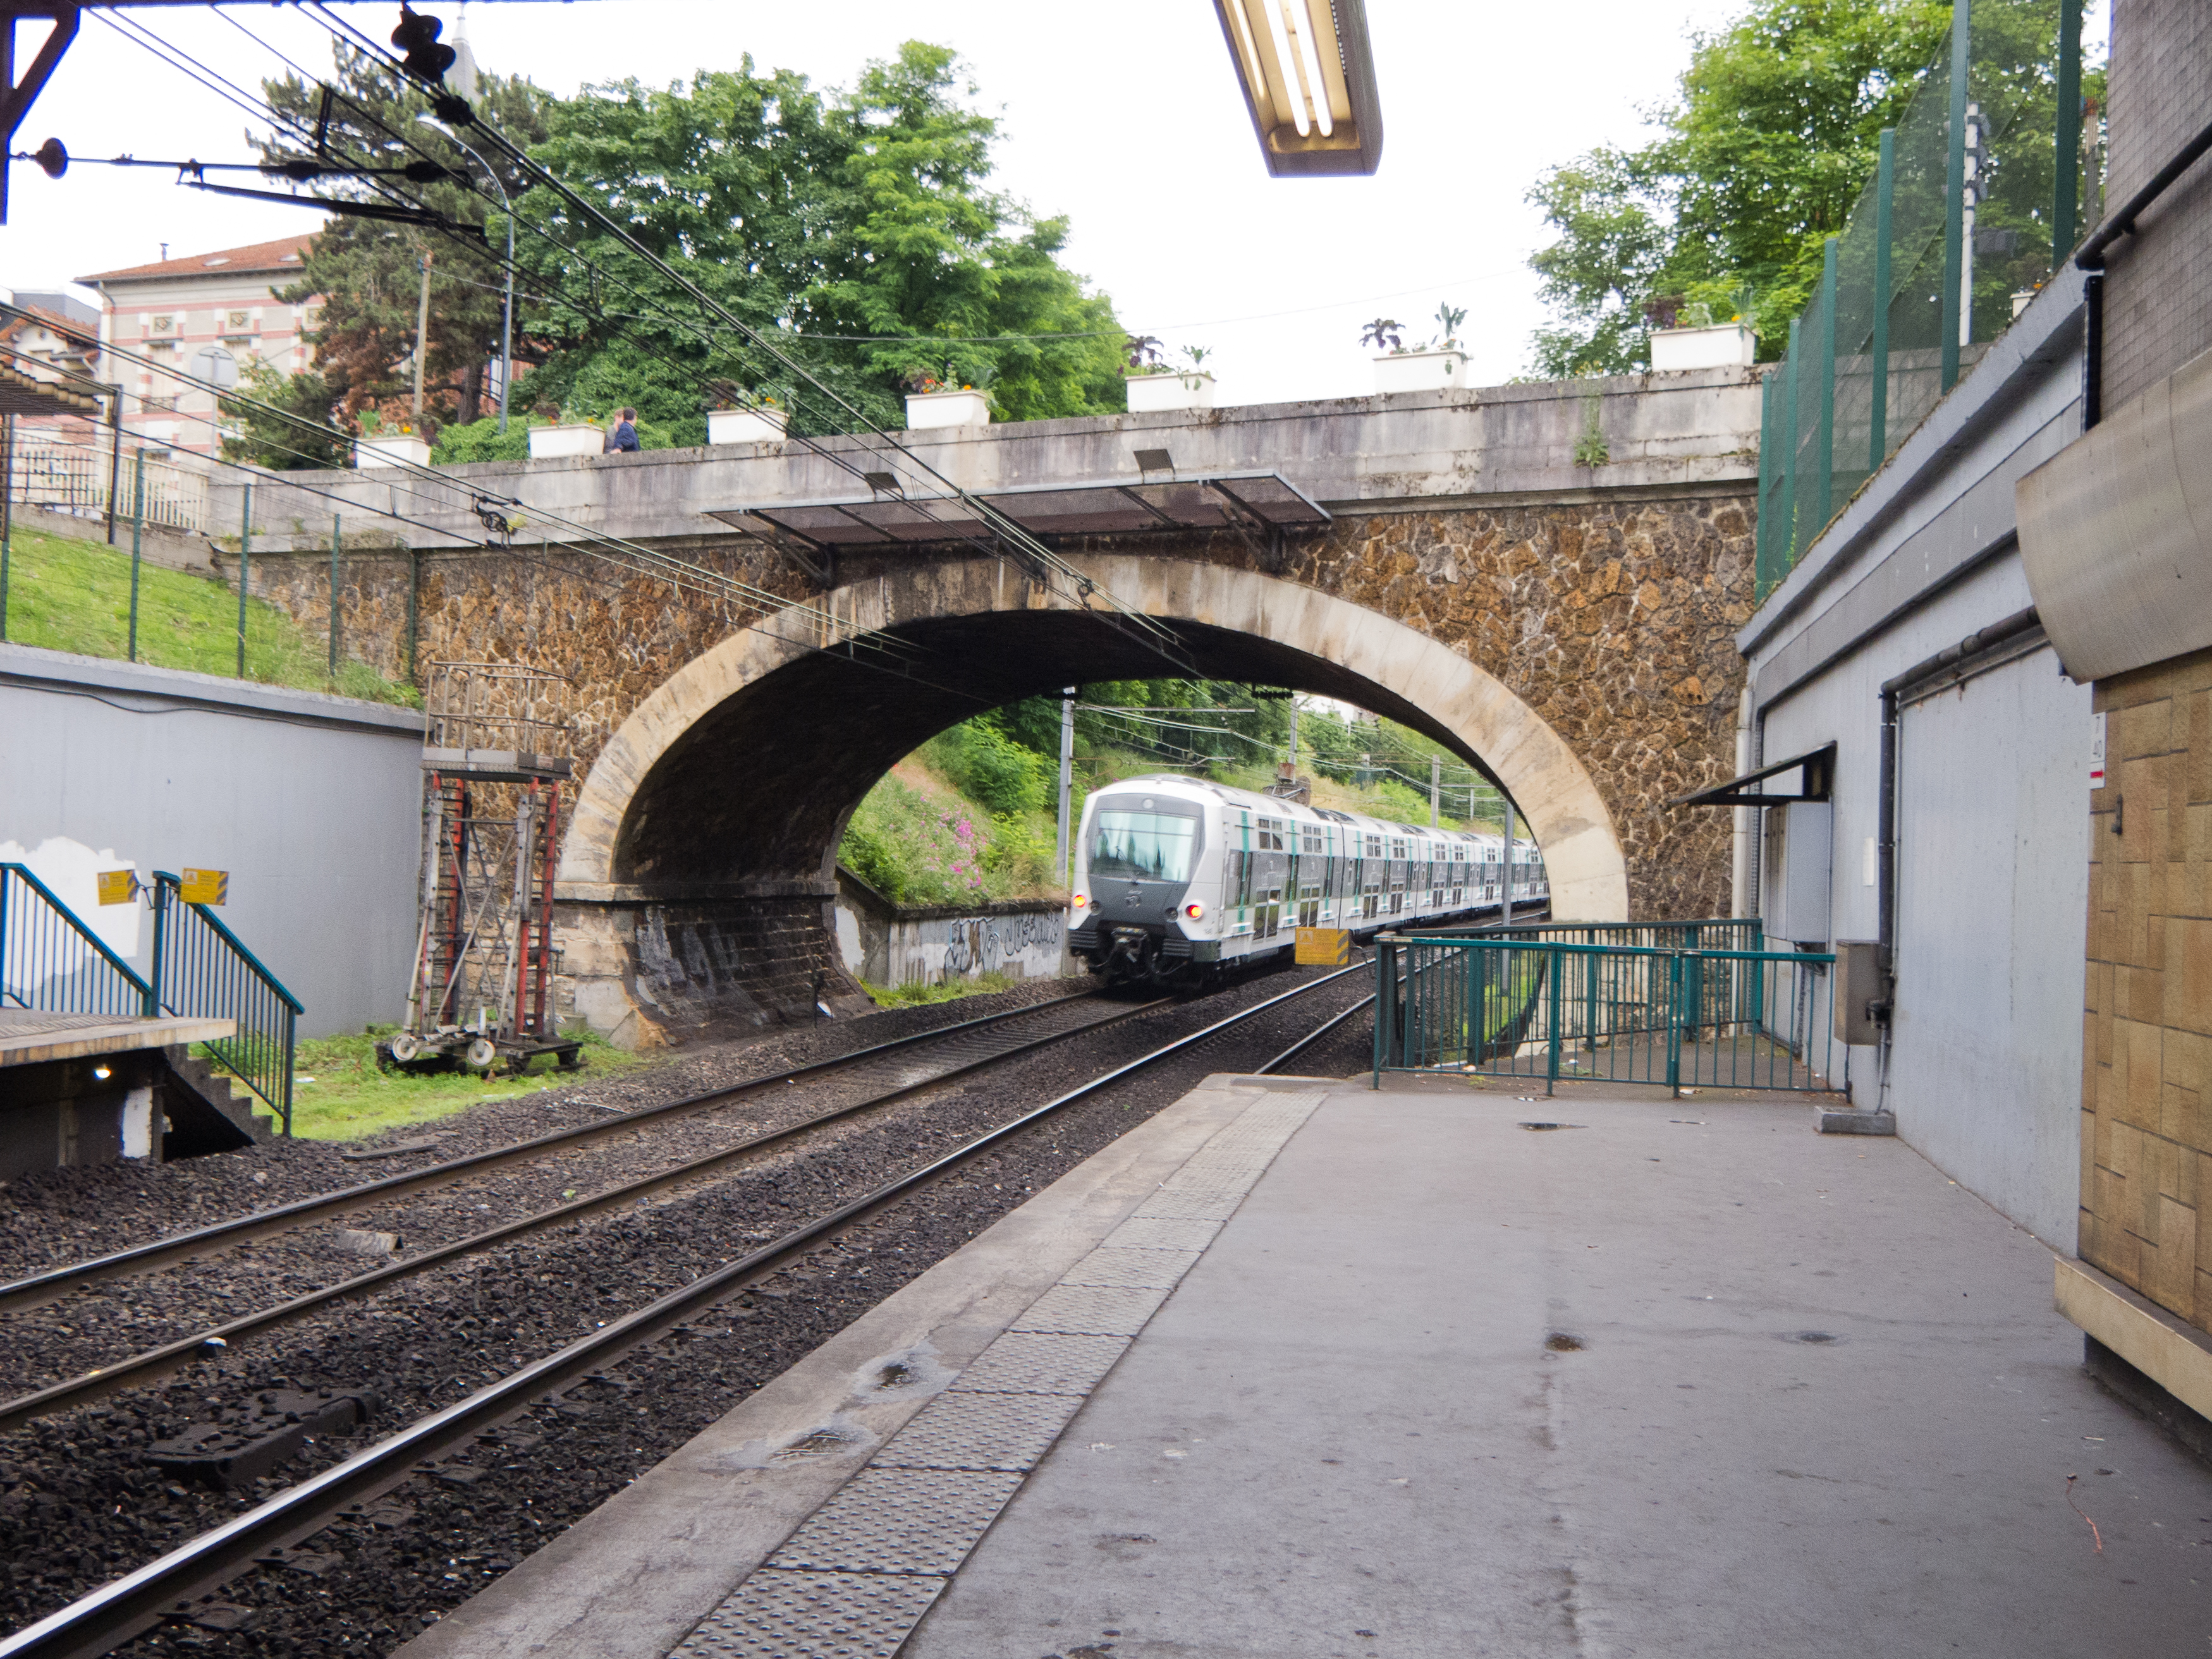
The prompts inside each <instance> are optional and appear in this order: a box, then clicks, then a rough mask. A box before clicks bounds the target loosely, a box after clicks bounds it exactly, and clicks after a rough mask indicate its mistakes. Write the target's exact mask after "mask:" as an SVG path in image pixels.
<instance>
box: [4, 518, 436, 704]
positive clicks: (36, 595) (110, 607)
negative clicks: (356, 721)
mask: <svg viewBox="0 0 2212 1659" xmlns="http://www.w3.org/2000/svg"><path fill="white" fill-rule="evenodd" d="M5 602H6V607H7V609H6V615H5V621H6V624H7V630H6V631H7V637H8V639H9V642H10V643H12V644H15V645H43V646H45V647H46V649H48V650H50V651H75V652H76V653H78V654H79V655H81V656H85V657H126V656H128V655H129V651H130V640H131V550H130V548H127V547H125V548H111V547H108V546H107V545H106V543H104V542H79V541H74V540H72V539H70V537H67V536H48V535H46V534H44V533H43V532H41V531H38V530H16V531H15V533H14V534H13V535H12V536H10V537H9V557H8V588H7V593H6V596H5ZM340 644H341V645H343V640H341V641H340ZM138 660H139V661H140V662H142V663H153V664H154V665H155V667H157V668H165V669H191V671H193V672H195V673H199V674H216V675H223V676H225V677H226V678H228V677H230V676H232V675H235V674H236V673H237V671H238V590H236V589H235V588H234V587H233V586H231V585H230V584H228V583H226V582H221V581H216V580H215V579H213V578H208V577H204V576H194V575H191V574H189V573H188V572H184V571H178V570H167V569H163V568H162V567H161V566H156V565H152V564H143V563H142V564H141V566H139V572H138ZM246 678H247V679H248V680H252V681H258V682H260V683H261V684H263V685H267V686H295V687H301V689H304V690H309V691H336V692H338V693H341V694H343V695H344V696H347V697H360V698H365V699H368V700H369V701H371V702H377V703H400V704H405V705H416V704H417V703H418V702H419V700H420V699H419V698H418V697H417V695H416V692H415V690H414V688H413V687H409V686H402V685H394V684H393V683H392V682H391V681H388V680H386V679H385V678H384V677H383V676H382V675H380V674H378V673H377V672H376V670H375V669H372V668H370V667H368V665H367V664H366V663H356V662H354V661H352V660H350V659H342V660H341V661H340V662H339V663H338V676H337V682H336V683H335V684H333V683H332V681H331V677H330V647H329V642H328V639H327V638H326V637H325V636H322V635H319V634H312V633H308V632H307V630H305V629H303V628H301V627H300V626H299V625H298V624H297V623H295V622H294V621H292V619H291V618H290V617H289V615H286V614H285V613H284V612H283V611H282V610H280V609H277V608H276V606H274V605H271V604H269V603H267V602H265V601H263V600H259V599H248V600H247V601H246Z"/></svg>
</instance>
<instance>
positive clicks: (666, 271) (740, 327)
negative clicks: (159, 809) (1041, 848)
mask: <svg viewBox="0 0 2212 1659" xmlns="http://www.w3.org/2000/svg"><path fill="white" fill-rule="evenodd" d="M302 10H303V11H304V12H306V13H307V14H308V15H313V16H315V17H317V18H319V20H320V21H323V23H324V25H325V27H327V28H329V29H331V31H332V33H334V34H342V35H343V36H344V37H349V38H350V39H352V40H354V41H356V42H357V43H358V44H359V45H361V46H362V47H363V48H365V49H366V50H367V51H368V53H369V54H370V55H371V56H372V57H373V58H375V59H376V60H377V61H379V62H380V63H382V64H384V65H385V66H386V69H387V70H390V71H391V72H392V73H393V74H394V75H396V76H400V77H401V78H403V79H404V80H408V81H416V80H417V78H416V77H415V76H412V75H411V74H410V73H409V71H408V70H407V69H406V66H405V65H404V64H401V63H399V62H398V60H397V59H395V58H392V55H391V53H390V52H389V51H386V49H385V47H384V46H382V45H380V44H379V43H378V42H377V41H375V40H374V39H371V38H370V37H369V36H368V35H366V34H363V33H362V32H361V31H360V30H359V29H357V28H356V27H354V26H353V25H352V24H351V23H349V22H347V21H345V20H343V19H342V18H340V17H338V16H337V15H336V14H335V13H333V12H331V9H329V7H327V6H325V5H323V4H321V3H319V0H308V3H307V4H305V5H304V6H303V7H302ZM417 84H422V85H424V86H426V87H427V88H428V90H429V91H430V92H431V94H432V95H433V96H434V97H435V98H436V99H438V100H440V102H439V104H438V105H437V107H439V108H440V110H441V113H447V112H450V118H453V119H455V120H459V119H460V118H462V117H464V116H465V117H466V120H467V122H468V123H471V124H477V125H478V126H479V128H480V130H482V131H483V135H484V137H485V140H486V142H488V143H489V144H490V145H491V146H493V147H494V148H497V149H499V150H501V152H503V153H504V154H506V155H507V158H508V159H509V161H510V162H511V164H512V165H513V166H514V167H518V168H520V169H522V170H525V171H526V172H528V173H531V174H532V175H534V176H535V177H536V178H537V179H538V180H539V181H541V182H542V183H543V184H544V185H545V186H546V187H547V188H549V189H550V190H551V191H554V192H555V193H556V195H557V196H559V197H561V198H562V199H563V200H564V201H566V202H567V203H569V205H570V206H571V207H572V208H573V209H575V210H577V211H579V212H580V213H582V214H584V215H586V216H588V217H589V218H590V219H592V220H593V221H596V222H597V223H598V224H599V226H600V227H602V229H603V230H604V231H605V233H606V234H608V235H609V236H611V237H612V238H614V239H616V240H617V241H618V242H620V243H621V244H622V245H623V246H624V247H626V248H627V249H629V251H630V252H631V253H632V254H634V255H635V256H636V257H638V258H640V259H642V260H644V261H645V262H646V263H647V264H649V265H650V266H652V267H653V269H655V270H657V271H658V272H659V274H660V275H661V276H662V277H664V278H665V280H667V281H669V282H672V283H674V284H676V285H677V286H678V288H681V289H682V290H683V291H684V293H685V294H687V295H689V296H690V299H692V300H694V301H695V302H696V303H697V304H698V305H700V306H702V307H703V308H706V309H708V310H709V311H711V312H713V313H714V314H715V315H717V316H719V317H720V318H721V319H722V321H723V322H724V323H725V324H726V325H727V326H728V327H730V328H731V329H732V330H735V331H736V332H737V333H738V335H739V336H741V337H742V338H743V339H744V341H745V342H747V343H748V344H749V345H750V347H751V348H752V349H754V350H755V351H757V352H759V353H762V354H764V355H766V356H767V357H768V358H769V359H770V360H773V361H774V362H775V363H776V364H778V365H779V366H781V367H782V368H783V369H785V370H786V371H787V372H789V373H791V374H793V375H797V376H799V377H800V378H803V379H805V381H806V383H807V384H809V385H811V387H812V388H813V389H814V390H815V391H816V392H817V393H818V394H819V395H820V396H821V397H823V398H824V399H826V400H827V401H828V402H829V403H831V404H832V405H834V406H835V407H836V408H837V409H841V410H842V411H843V413H844V414H845V415H846V416H847V417H848V419H849V420H851V421H854V422H856V423H858V427H859V431H858V433H857V434H856V435H860V436H863V437H865V438H866V439H872V440H874V441H875V442H877V443H878V444H879V445H883V446H884V449H885V450H886V451H888V456H887V457H886V458H889V457H896V459H897V462H899V463H904V464H906V465H908V466H909V467H913V468H915V469H917V470H919V471H920V472H921V473H923V474H925V475H927V477H928V478H930V479H932V480H934V481H935V483H936V484H937V486H938V487H939V488H940V489H941V490H942V492H943V493H944V495H945V497H950V498H952V499H956V500H958V501H959V502H960V504H961V505H962V506H964V507H965V508H967V510H968V511H969V513H971V514H972V515H974V517H975V519H976V521H977V522H978V523H979V524H981V525H982V526H983V528H984V529H985V530H987V532H988V534H989V536H990V538H991V542H992V543H994V544H998V545H996V546H995V547H994V548H993V550H994V551H996V552H997V553H998V554H999V556H1000V557H1004V556H1006V551H1005V549H1006V548H1012V549H1014V550H1016V552H1017V553H1018V555H1019V556H1018V559H1017V561H1016V562H1018V563H1021V564H1024V566H1030V567H1032V569H1033V570H1034V569H1037V568H1042V570H1049V571H1052V572H1055V573H1057V574H1058V575H1060V577H1061V578H1062V579H1064V580H1066V581H1069V582H1072V583H1073V584H1075V588H1076V593H1075V595H1074V596H1073V598H1074V602H1075V606H1076V608H1077V609H1080V610H1082V611H1083V612H1084V613H1085V615H1090V616H1092V617H1094V618H1097V619H1098V620H1101V621H1110V620H1112V618H1110V617H1109V616H1108V615H1107V614H1105V613H1102V612H1100V611H1098V610H1097V609H1093V608H1092V607H1091V605H1090V603H1089V602H1088V601H1089V599H1090V598H1091V596H1093V595H1094V594H1095V595H1097V596H1101V597H1103V599H1104V600H1105V602H1106V603H1107V604H1108V605H1109V606H1110V607H1111V608H1112V614H1113V616H1115V617H1119V618H1121V619H1122V620H1123V621H1127V622H1128V623H1129V624H1131V625H1132V626H1133V628H1134V629H1135V631H1136V632H1137V633H1139V634H1142V635H1146V636H1149V643H1150V647H1151V649H1152V650H1153V651H1155V652H1156V653H1157V654H1158V655H1160V656H1161V657H1164V659H1165V660H1167V661H1170V662H1171V663H1176V666H1178V667H1182V668H1184V669H1186V670H1188V666H1189V664H1188V662H1186V661H1182V660H1181V659H1180V658H1179V657H1178V655H1177V653H1178V652H1180V651H1181V650H1182V644H1181V641H1180V639H1178V638H1177V637H1176V634H1175V633H1174V631H1173V630H1172V629H1170V628H1169V627H1166V626H1165V625H1164V624H1163V623H1161V622H1159V621H1158V620H1157V619H1156V618H1153V617H1151V616H1147V615H1145V614H1144V613H1143V612H1141V611H1139V610H1136V609H1133V608H1132V607H1130V606H1129V605H1127V603H1125V602H1123V601H1122V600H1121V597H1120V596H1118V595H1116V594H1115V593H1113V592H1112V591H1110V590H1106V589H1103V588H1101V587H1100V586H1099V585H1098V584H1097V583H1096V582H1095V581H1094V580H1092V578H1091V577H1090V576H1089V575H1087V574H1086V573H1085V572H1082V571H1080V570H1079V569H1077V568H1076V567H1075V566H1072V565H1069V564H1068V563H1067V562H1066V560H1062V559H1061V558H1060V556H1059V555H1058V554H1055V553H1054V552H1053V551H1052V550H1051V549H1050V548H1048V547H1046V546H1045V544H1044V543H1043V542H1041V541H1039V540H1038V539H1037V538H1036V536H1033V535H1031V534H1030V531H1028V530H1026V529H1024V527H1023V526H1022V525H1021V524H1018V522H1017V521H1015V520H1014V519H1012V518H1008V517H1007V516H1006V514H1005V513H1003V512H1000V511H999V510H998V509H997V508H996V507H994V506H992V505H991V504H990V503H989V502H987V501H986V500H983V499H982V498H981V497H979V496H977V495H975V493H973V492H971V491H969V489H967V488H966V487H964V486H963V485H961V484H959V483H958V482H957V481H955V480H953V479H952V478H951V477H949V476H947V475H945V474H944V473H943V472H941V471H939V469H937V468H936V467H934V466H933V465H931V464H930V463H928V462H927V461H925V460H923V459H921V457H917V456H915V455H914V454H913V453H912V452H911V451H908V450H907V449H905V448H904V447H902V445H899V444H898V443H897V441H896V439H893V438H891V436H890V434H889V433H885V432H884V431H882V430H881V429H880V428H878V427H876V426H875V424H874V423H873V421H872V420H870V419H869V418H868V417H867V416H866V415H865V414H863V413H862V412H861V411H860V409H858V408H856V407H855V406H854V405H853V404H852V403H849V402H848V401H847V400H846V399H845V398H844V397H842V396H841V395H840V394H839V393H837V392H836V391H835V390H833V389H832V388H831V387H829V386H828V385H825V384H823V382H822V381H821V380H819V379H818V378H816V377H815V375H814V374H813V372H811V370H810V369H808V368H807V367H806V366H804V365H803V364H801V363H799V362H798V361H796V360H793V358H791V357H790V356H788V355H787V354H785V353H784V352H783V351H781V349H779V348H778V347H777V346H776V345H775V343H774V342H771V341H770V340H769V337H768V336H765V335H764V334H763V333H762V332H761V331H760V330H757V329H756V328H754V327H753V326H752V325H751V324H749V323H747V322H745V321H744V319H743V318H740V317H738V316H737V315H736V314H735V313H734V312H732V311H730V310H729V308H728V307H727V306H724V305H723V304H722V303H721V302H720V300H716V299H714V297H713V296H712V295H711V294H708V293H707V292H706V291H705V290H704V289H702V288H700V287H699V286H698V285H697V284H696V283H695V282H692V281H691V280H690V278H689V277H687V276H685V275H684V274H683V273H682V272H681V271H679V270H678V269H676V268H675V267H674V266H672V265H671V264H670V263H668V262H667V261H666V260H665V259H663V258H662V257H660V256H659V254H657V253H655V252H654V251H653V250H652V249H650V248H648V247H647V246H646V245H644V244H643V243H641V242H640V241H639V240H638V239H636V238H635V236H634V235H632V234H631V233H630V232H629V229H628V228H627V227H624V226H623V225H622V224H621V223H619V222H618V221H616V220H615V219H614V218H612V217H611V216H610V215H608V214H606V213H605V211H603V210H602V209H600V208H599V205H598V204H597V203H594V202H592V201H591V200H590V199H589V198H588V197H586V196H584V195H583V194H581V193H580V192H579V191H576V190H574V189H573V188H572V187H571V186H570V185H568V184H567V182H566V181H564V180H563V179H561V178H559V177H558V176H557V175H556V174H555V173H552V172H551V171H550V170H549V169H547V168H546V167H544V166H542V165H541V164H540V163H538V161H537V160H535V158H533V157H532V156H531V155H530V154H528V153H527V152H526V151H525V150H522V149H520V148H518V147H517V146H516V145H515V144H514V143H513V141H512V140H510V139H509V138H508V137H507V135H506V134H505V133H503V132H501V130H499V129H498V128H496V127H492V126H486V125H483V124H481V123H477V122H476V118H475V112H474V111H473V109H472V108H471V106H469V104H468V103H467V102H466V101H465V100H461V99H459V98H457V97H454V96H453V94H450V93H447V92H446V91H445V89H444V88H443V87H442V86H437V85H431V84H430V83H428V82H419V81H417ZM386 130H389V129H388V128H387V129H386ZM402 142H403V143H407V144H408V147H410V148H412V144H411V142H410V141H406V140H402ZM909 499H910V500H911V499H912V498H911V497H909ZM914 505H915V506H920V507H921V508H922V510H923V511H924V512H929V509H928V508H927V506H924V505H923V503H922V502H921V501H915V503H914ZM931 516H934V515H933V514H932V515H931ZM956 539H960V540H972V539H975V538H971V537H967V536H960V537H957V538H956ZM1047 585H1049V584H1047Z"/></svg>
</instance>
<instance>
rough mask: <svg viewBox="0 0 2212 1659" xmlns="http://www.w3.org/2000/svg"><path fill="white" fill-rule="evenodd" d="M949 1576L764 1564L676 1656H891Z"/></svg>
mask: <svg viewBox="0 0 2212 1659" xmlns="http://www.w3.org/2000/svg"><path fill="white" fill-rule="evenodd" d="M945 1583H946V1581H945V1579H944V1578H942V1577H922V1576H918V1575H915V1574H910V1573H869V1572H777V1571H770V1570H769V1569H766V1568H763V1569H762V1570H761V1571H757V1572H756V1573H754V1574H753V1575H752V1576H751V1577H749V1578H747V1579H746V1580H745V1582H744V1583H742V1584H740V1585H738V1588H737V1589H736V1590H735V1591H734V1592H732V1595H731V1596H730V1598H729V1599H728V1600H727V1601H724V1602H723V1603H722V1605H721V1606H720V1607H719V1608H715V1609H714V1612H712V1613H710V1614H708V1615H707V1617H706V1618H705V1619H704V1620H702V1622H701V1623H700V1625H699V1627H698V1628H697V1629H696V1630H694V1631H693V1632H691V1634H690V1635H689V1636H687V1637H685V1638H684V1640H683V1642H682V1643H681V1644H678V1647H677V1648H676V1650H675V1651H674V1652H673V1653H671V1655H670V1656H669V1659H891V1656H892V1655H893V1654H895V1653H896V1652H897V1651H898V1650H899V1644H901V1643H902V1642H904V1641H905V1640H906V1638H908V1635H910V1634H911V1633H912V1632H913V1630H914V1627H915V1626H916V1625H918V1624H920V1623H921V1615H922V1614H925V1613H927V1612H928V1611H929V1604H930V1603H931V1602H932V1601H935V1600H936V1599H937V1598H938V1596H939V1594H940V1593H942V1592H943V1590H944V1589H945Z"/></svg>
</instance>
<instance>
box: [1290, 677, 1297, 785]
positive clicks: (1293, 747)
mask: <svg viewBox="0 0 2212 1659" xmlns="http://www.w3.org/2000/svg"><path fill="white" fill-rule="evenodd" d="M1297 769H1298V699H1297V693H1295V692H1293V693H1291V773H1292V774H1293V775H1296V773H1297Z"/></svg>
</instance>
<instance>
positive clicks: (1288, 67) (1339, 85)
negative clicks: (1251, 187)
mask: <svg viewBox="0 0 2212 1659" xmlns="http://www.w3.org/2000/svg"><path fill="white" fill-rule="evenodd" d="M1213 9H1214V10H1215V11H1216V12H1218V13H1219V14H1220V17H1221V33H1222V35H1223V37H1224V38H1225V39H1226V40H1227V41H1228V42H1229V55H1230V57H1231V58H1233V59H1234V60H1235V61H1236V64H1237V77H1238V79H1239V80H1241V81H1242V82H1243V86H1244V104H1245V107H1246V108H1248V109H1249V110H1250V111H1251V112H1252V129H1253V130H1254V131H1255V132H1256V133H1257V134H1258V135H1259V137H1260V154H1261V156H1262V157H1264V158H1265V160H1267V171H1268V172H1269V173H1273V174H1274V175H1275V176H1276V177H1277V178H1279V179H1281V178H1298V177H1305V176H1310V175H1313V174H1321V173H1373V172H1374V171H1375V169H1376V167H1379V166H1381V165H1382V160H1383V108H1382V102H1381V100H1380V99H1379V98H1378V97H1377V95H1376V91H1375V60H1374V57H1373V54H1372V53H1371V52H1370V50H1369V48H1368V44H1367V11H1366V7H1365V0H1213Z"/></svg>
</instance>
